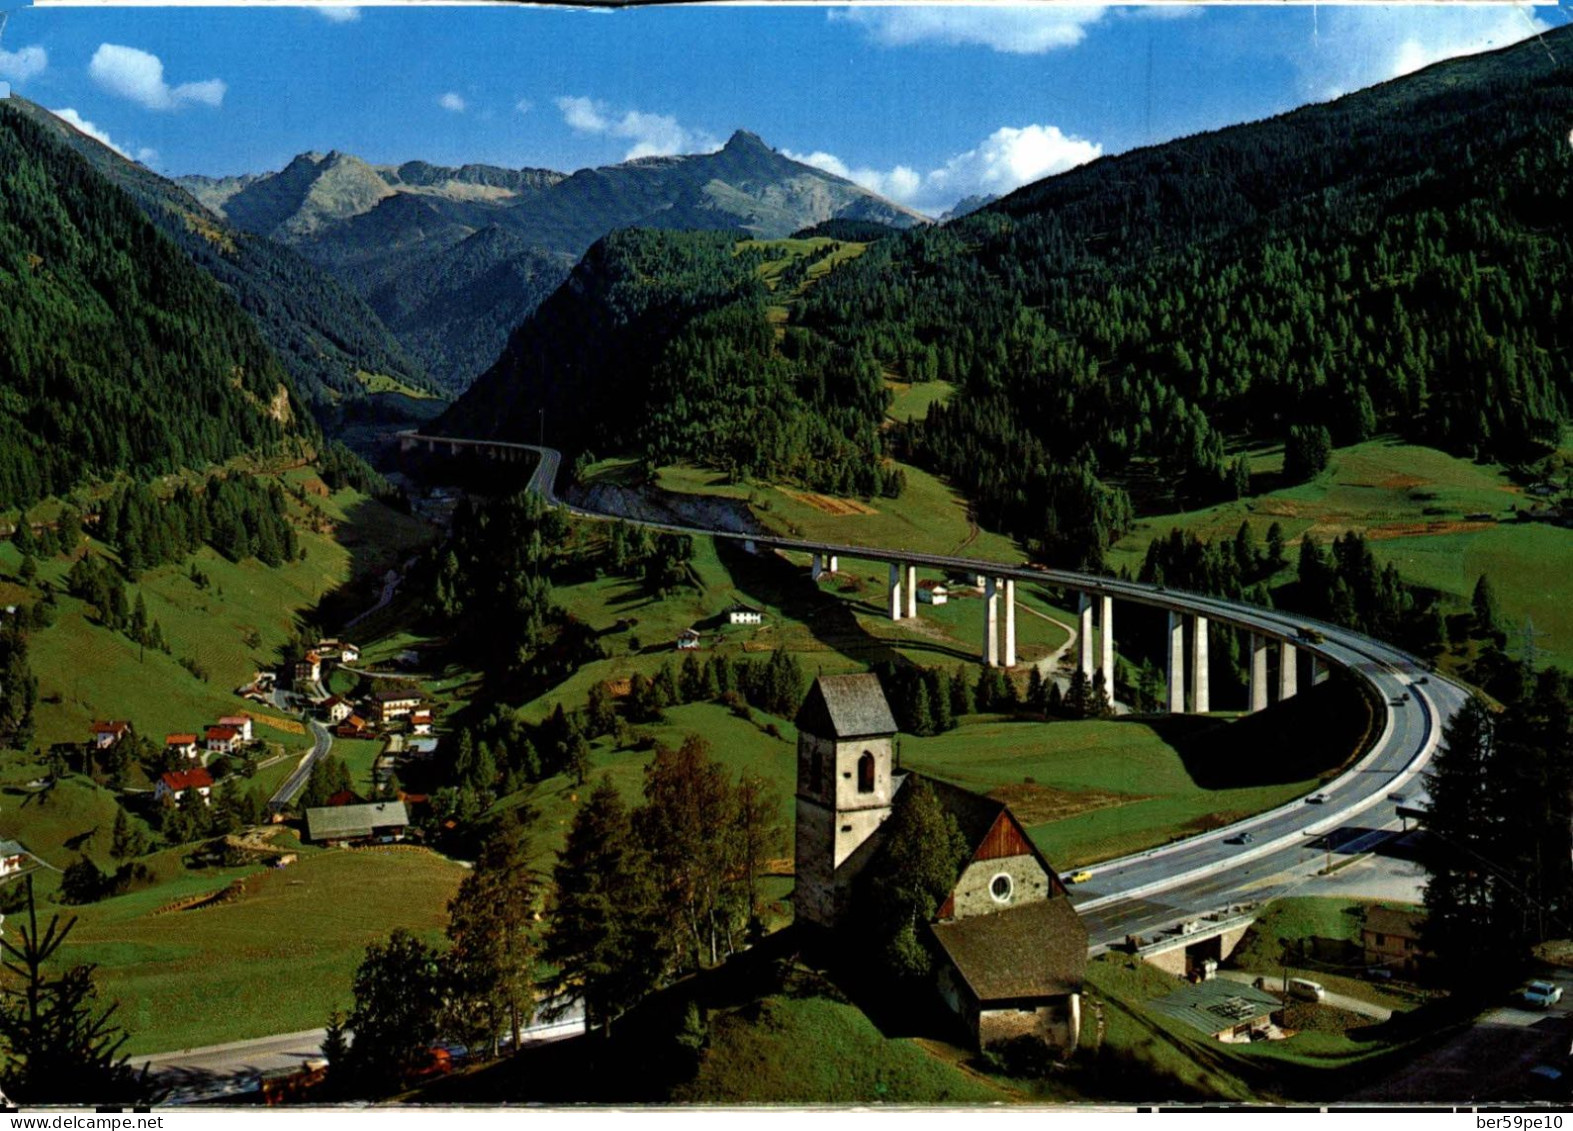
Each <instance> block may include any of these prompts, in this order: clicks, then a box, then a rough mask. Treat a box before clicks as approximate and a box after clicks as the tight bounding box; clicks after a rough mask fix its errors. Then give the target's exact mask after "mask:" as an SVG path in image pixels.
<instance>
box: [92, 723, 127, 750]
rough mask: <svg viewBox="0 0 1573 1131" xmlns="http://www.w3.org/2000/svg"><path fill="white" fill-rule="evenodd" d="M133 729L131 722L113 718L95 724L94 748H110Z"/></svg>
mask: <svg viewBox="0 0 1573 1131" xmlns="http://www.w3.org/2000/svg"><path fill="white" fill-rule="evenodd" d="M130 730H131V724H130V723H123V722H118V721H114V720H111V721H110V722H107V723H94V724H93V749H95V750H108V749H109V748H110V747H111V746H113V745H114V744H115V743H117V742H119V741H120V740H121V739H122V738H124V737H125V736H126V734H127V732H128V731H130Z"/></svg>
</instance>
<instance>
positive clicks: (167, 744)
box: [164, 734, 202, 762]
mask: <svg viewBox="0 0 1573 1131" xmlns="http://www.w3.org/2000/svg"><path fill="white" fill-rule="evenodd" d="M164 749H165V750H166V751H168V752H169V754H170V756H171V757H174V758H184V759H185V760H186V761H188V762H195V761H196V760H197V759H198V758H200V757H202V751H201V749H200V748H199V747H198V745H197V736H196V735H194V734H166V735H165V736H164Z"/></svg>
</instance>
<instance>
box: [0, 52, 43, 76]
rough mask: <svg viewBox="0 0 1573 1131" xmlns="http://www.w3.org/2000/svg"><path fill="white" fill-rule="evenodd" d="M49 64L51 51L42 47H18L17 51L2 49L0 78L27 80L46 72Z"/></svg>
mask: <svg viewBox="0 0 1573 1131" xmlns="http://www.w3.org/2000/svg"><path fill="white" fill-rule="evenodd" d="M48 66H49V52H47V51H45V50H44V49H43V48H42V47H18V48H17V49H16V50H15V51H0V78H7V79H10V80H11V81H12V82H26V81H27V80H28V79H30V78H36V77H37V76H38V75H41V74H43V73H44V71H45V69H46V68H47V67H48Z"/></svg>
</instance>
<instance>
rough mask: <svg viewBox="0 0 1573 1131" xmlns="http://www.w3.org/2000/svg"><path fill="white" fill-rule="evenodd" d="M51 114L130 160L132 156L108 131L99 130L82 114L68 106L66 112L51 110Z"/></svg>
mask: <svg viewBox="0 0 1573 1131" xmlns="http://www.w3.org/2000/svg"><path fill="white" fill-rule="evenodd" d="M49 112H50V113H51V114H53V115H54V116H55V117H57V118H59V119H60V120H61V121H62V122H64V123H65V124H66V125H68V126H70V127H71V128H72V129H74V130H76V131H78V132H79V133H84V134H86V135H87V136H88V137H90V138H92V139H93V140H94V141H96V142H98V143H99V144H100V145H104V146H108V147H109V148H110V149H113V150H114V151H115V152H116V153H118V154H120V156H122V157H125V158H130V156H131V154H129V153H127V152H126V151H125V150H124V149H122V148H121V147H120V146H118V145H116V144H115V143H114V141H113V140H111V139H110V136H109V131H108V130H103V129H99V128H98V127H97V126H95V125H94V124H93V123H92V122H90V121H88V120H87V119H86V118H84V117H82V115H81V114H78V113H77V112H76V111H75V110H73V109H72V108H71V107H69V106H67V107H66V108H65V109H64V110H51V111H49Z"/></svg>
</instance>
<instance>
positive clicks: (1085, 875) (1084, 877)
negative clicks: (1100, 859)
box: [1065, 868, 1092, 884]
mask: <svg viewBox="0 0 1573 1131" xmlns="http://www.w3.org/2000/svg"><path fill="white" fill-rule="evenodd" d="M1090 879H1092V873H1091V872H1089V871H1087V870H1086V869H1085V868H1083V869H1082V870H1081V871H1080V872H1077V873H1076V874H1075V875H1074V876H1066V877H1065V882H1066V883H1068V884H1084V883H1086V882H1087V881H1088V880H1090Z"/></svg>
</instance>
